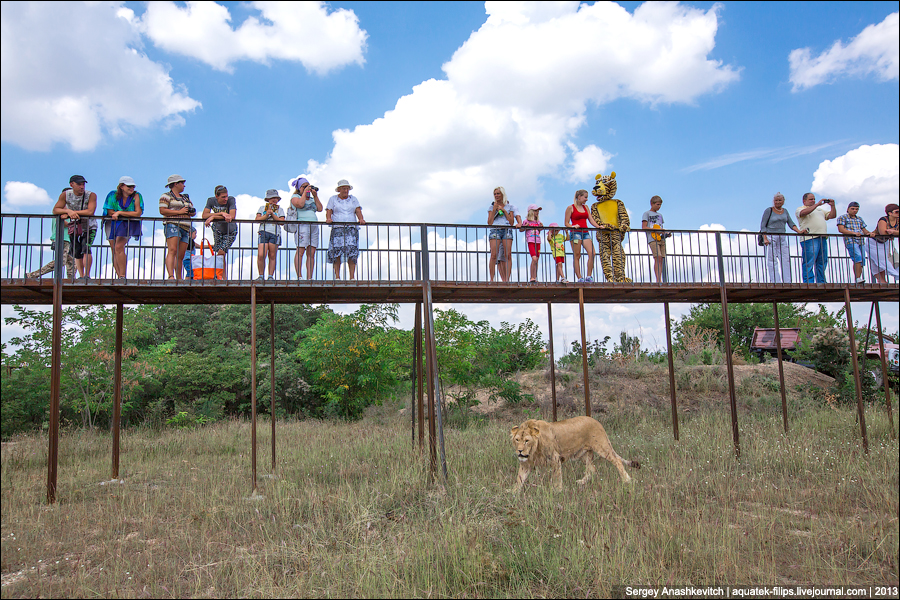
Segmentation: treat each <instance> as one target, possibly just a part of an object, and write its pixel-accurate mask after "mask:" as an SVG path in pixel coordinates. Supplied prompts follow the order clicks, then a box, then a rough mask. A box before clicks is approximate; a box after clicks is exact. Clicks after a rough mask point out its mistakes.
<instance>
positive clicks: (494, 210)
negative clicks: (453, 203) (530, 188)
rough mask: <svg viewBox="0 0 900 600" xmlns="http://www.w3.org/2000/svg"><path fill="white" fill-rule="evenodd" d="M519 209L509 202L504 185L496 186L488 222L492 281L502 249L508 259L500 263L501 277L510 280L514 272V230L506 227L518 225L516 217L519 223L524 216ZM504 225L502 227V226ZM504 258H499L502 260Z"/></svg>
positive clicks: (503, 279)
mask: <svg viewBox="0 0 900 600" xmlns="http://www.w3.org/2000/svg"><path fill="white" fill-rule="evenodd" d="M518 212H519V211H518V209H517V208H516V207H515V206H513V205H512V204H510V203H509V200H508V199H507V197H506V190H505V189H503V187H500V186H498V187H495V188H494V202H493V203H492V204H491V207H490V208H489V209H488V219H487V224H488V225H492V226H495V227H492V228H491V230H490V231H489V232H488V240H489V241H490V245H491V258H490V274H491V282H493V281H494V271H495V270H497V261H498V255H499V254H500V252H501V250H502V251H503V253H504V258H505V261H506V264H505V265H502V264H501V265H500V268H499V271H500V279H501V280H502V281H504V282H506V281H509V275H510V273H511V272H512V240H513V230H512V229H509V228H508V227H506V226H507V225H510V226H513V227H515V226H516V219H518V222H519V224H521V222H522V218H521V217H519V216H518ZM500 225H502V227H500ZM504 258H499V260H500V261H501V262H502V261H503V260H504Z"/></svg>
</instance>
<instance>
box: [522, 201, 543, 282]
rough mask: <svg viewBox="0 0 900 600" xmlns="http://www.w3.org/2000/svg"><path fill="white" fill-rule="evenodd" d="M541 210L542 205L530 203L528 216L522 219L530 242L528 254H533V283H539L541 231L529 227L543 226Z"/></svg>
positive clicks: (528, 242) (531, 270) (526, 238)
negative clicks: (539, 218) (540, 218)
mask: <svg viewBox="0 0 900 600" xmlns="http://www.w3.org/2000/svg"><path fill="white" fill-rule="evenodd" d="M540 212H541V207H540V206H538V205H537V204H530V205H529V206H528V216H527V218H526V219H525V220H524V221H522V226H523V227H525V242H526V243H527V244H528V254H530V255H531V269H530V272H531V279H530V282H531V283H537V271H538V259H539V258H540V255H541V232H540V231H539V230H537V229H528V228H529V227H543V224H542V223H541V222H540V221H539V220H538V217H539V216H540Z"/></svg>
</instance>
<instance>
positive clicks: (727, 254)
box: [0, 214, 896, 285]
mask: <svg viewBox="0 0 900 600" xmlns="http://www.w3.org/2000/svg"><path fill="white" fill-rule="evenodd" d="M0 219H2V237H0V277H2V278H3V279H36V278H38V277H41V276H46V277H49V276H51V273H52V267H53V266H55V265H52V266H51V268H50V269H47V268H46V266H47V264H48V263H49V262H50V261H52V260H53V258H54V252H53V250H52V247H53V242H52V239H53V238H54V237H55V235H54V233H53V232H54V230H55V222H56V221H57V220H58V217H55V216H52V215H50V216H48V215H24V214H3V215H0ZM94 221H95V222H96V224H97V233H96V235H95V238H94V240H93V243H92V245H91V266H90V271H89V276H90V277H91V279H92V280H93V281H92V283H104V284H115V283H118V282H117V281H116V280H117V276H116V273H115V271H114V269H113V265H112V251H111V247H110V244H109V242H108V240H107V236H106V234H105V231H104V226H105V222H104V220H103V219H102V218H100V217H95V218H94ZM235 222H236V223H237V224H238V227H237V230H238V231H237V237H236V239H235V241H234V243H233V244H232V246H231V248H230V249H229V250H228V253H227V257H226V261H225V262H226V264H225V276H226V279H227V280H228V281H231V282H240V281H243V282H247V281H251V280H253V279H256V278H257V277H258V276H259V275H260V271H259V267H258V243H257V242H258V239H257V231H258V227H259V225H258V222H256V221H246V220H237V221H235ZM192 224H193V226H194V227H195V228H196V230H197V244H198V248H197V250H196V252H199V251H200V250H199V243H200V242H201V241H202V240H203V239H204V238H205V239H206V240H208V241H209V242H210V243H211V242H212V241H213V234H212V231H211V230H210V229H209V228H205V227H204V225H203V221H202V220H200V219H195V220H193V221H192ZM313 227H315V228H318V230H319V234H320V235H319V237H320V244H319V247H318V248H317V249H316V251H315V253H314V261H313V269H312V280H311V281H310V283H311V284H315V283H317V282H318V283H321V282H334V281H336V280H346V279H347V278H348V272H347V264H346V261H345V260H344V261H342V265H341V270H340V272H339V276H336V275H335V270H334V266H333V263H331V262H329V261H328V245H329V239H330V236H331V232H332V226H330V225H327V224H325V223H323V222H318V223H314V224H313ZM63 229H65V228H64V227H63ZM492 229H498V228H495V227H488V226H485V225H449V224H448V225H442V224H410V223H368V224H366V225H362V226H359V257H358V259H357V263H356V264H357V268H356V273H355V276H356V280H357V281H358V282H359V283H385V282H410V281H418V280H420V279H421V278H422V273H423V270H422V265H423V263H422V261H423V260H427V261H428V276H429V278H430V279H431V280H432V281H435V282H441V281H451V282H458V283H478V282H486V281H490V280H491V272H492V269H491V264H490V262H491V260H490V256H491V245H492V243H493V244H495V245H497V246H498V247H502V246H504V244H503V242H500V241H496V240H491V239H490V232H491V230H492ZM508 229H510V230H511V231H512V240H511V244H510V255H509V257H504V256H502V255H503V254H504V252H503V251H501V252H500V254H501V256H500V259H501V262H500V263H499V264H500V265H502V264H504V263H503V261H509V263H511V264H510V267H509V272H510V275H509V281H510V282H512V283H527V282H529V280H530V265H531V262H532V258H531V256H530V255H529V251H528V245H527V243H526V241H525V233H524V230H517V229H515V228H508ZM547 231H548V229H547V228H544V229H543V230H541V232H540V236H541V240H542V243H541V248H540V254H539V257H538V270H537V281H538V282H539V283H555V282H556V263H555V261H554V258H553V255H552V252H551V251H550V245H549V243H548V242H547ZM560 231H562V232H566V231H567V230H566V229H564V228H563V229H561V230H560ZM568 232H569V233H571V230H568ZM666 232H667V233H668V234H669V237H667V238H665V239H664V242H665V248H666V257H665V258H664V259H662V276H661V279H662V281H661V282H660V281H657V278H656V276H655V273H654V263H655V261H656V260H657V259H655V258H654V257H653V256H652V254H651V251H650V244H649V241H650V238H649V237H648V236H649V235H650V234H649V233H648V232H647V231H646V230H632V231H631V232H629V233H627V234H626V235H625V236H624V239H623V243H622V245H621V258H622V261H621V262H622V267H623V271H624V275H625V277H627V278H628V279H631V280H632V281H633V282H635V283H663V284H666V283H668V284H718V283H720V282H721V281H724V282H726V283H754V284H757V283H772V284H775V283H779V282H782V281H783V282H785V283H804V282H805V280H804V265H803V250H802V247H801V239H802V238H801V236H799V235H796V234H785V235H784V236H783V238H782V241H783V242H784V244H785V248H786V253H785V255H784V256H785V261H784V262H785V265H786V266H785V265H782V266H781V267H780V269H781V273H780V275H781V276H780V277H779V279H778V280H777V281H776V279H775V278H774V277H773V275H774V273H773V272H772V268H771V267H770V266H769V265H768V264H767V256H766V248H765V247H761V246H759V245H758V244H757V233H756V232H747V231H718V230H701V231H688V230H671V229H670V230H666ZM590 233H591V235H590V240H591V246H592V247H593V249H594V251H595V263H594V268H593V272H592V277H593V281H594V282H595V283H603V282H605V281H606V279H605V278H604V274H603V266H602V265H603V262H604V261H603V255H604V254H605V252H604V251H603V249H602V248H601V247H600V246H601V243H600V241H598V239H597V237H596V233H597V230H591V232H590ZM280 235H281V245H280V246H279V249H278V252H277V257H276V270H275V280H276V281H279V282H285V281H293V282H307V268H306V259H305V257H299V260H300V261H302V272H303V279H302V280H298V277H297V273H296V268H295V263H296V261H297V260H298V256H299V253H298V251H297V247H296V241H295V235H294V234H293V233H287V232H285V231H284V229H283V228H282V229H281V233H280ZM423 236H424V237H425V238H426V241H427V244H424V245H423V243H422V242H423ZM63 237H64V241H65V240H67V239H68V235H67V234H64V235H63ZM771 237H772V238H773V239H774V237H775V236H771ZM820 241H821V243H822V244H823V245H824V246H825V248H826V251H827V255H828V260H827V263H826V266H825V269H824V272H825V280H826V281H827V282H828V283H855V281H856V276H855V273H854V269H853V262H852V259H851V258H850V256H849V254H848V252H847V249H846V248H845V236H841V235H834V234H832V235H826V236H822V237H821V238H820ZM894 244H896V241H895V242H894ZM863 247H865V248H866V251H867V257H866V261H865V265H864V269H863V276H864V277H865V281H866V282H867V283H872V282H874V279H873V278H872V275H871V269H870V262H871V258H872V257H871V255H872V254H876V255H877V257H878V258H879V259H880V260H879V264H882V265H883V264H885V262H886V261H888V260H890V256H889V254H890V252H891V244H890V243H887V244H881V243H878V242H876V241H875V240H870V239H869V238H863ZM423 250H424V252H423ZM166 253H167V247H166V239H165V233H164V226H163V219H162V218H142V219H141V237H140V238H139V239H133V238H132V239H130V240H129V242H128V246H127V248H126V257H127V281H128V282H134V281H163V280H165V279H166V278H167V272H166V268H165V257H166ZM573 260H574V255H573V251H572V245H571V243H569V242H567V243H566V256H565V260H564V263H563V265H564V273H565V277H566V278H567V279H568V281H570V282H572V281H574V280H575V272H574V268H573V267H574V265H573ZM587 261H588V252H586V250H585V248H582V251H581V256H580V259H579V263H580V265H579V266H580V267H581V273H582V275H587V273H588V265H587ZM267 265H268V260H266V268H267ZM42 267H44V271H45V272H44V273H42V274H39V273H40V272H41V270H42ZM500 270H501V269H500V267H495V268H494V271H495V275H494V280H495V281H498V282H499V281H501V280H502V276H501V273H500ZM265 274H266V276H267V275H268V273H267V272H266V273H265ZM67 275H70V274H69V273H66V274H64V278H65V277H66V276H67ZM71 276H72V277H74V276H75V275H74V274H72V275H71ZM890 280H891V279H890V278H889V279H888V281H890ZM219 284H220V282H218V281H214V280H213V281H210V280H187V281H183V282H181V285H219Z"/></svg>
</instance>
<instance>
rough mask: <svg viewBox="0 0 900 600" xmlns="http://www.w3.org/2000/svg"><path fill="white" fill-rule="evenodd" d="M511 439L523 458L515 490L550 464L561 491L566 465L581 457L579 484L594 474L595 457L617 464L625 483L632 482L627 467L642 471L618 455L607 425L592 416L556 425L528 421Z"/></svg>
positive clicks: (511, 434)
mask: <svg viewBox="0 0 900 600" xmlns="http://www.w3.org/2000/svg"><path fill="white" fill-rule="evenodd" d="M510 437H511V438H512V442H513V445H514V446H515V448H516V458H518V459H519V475H518V477H517V478H516V487H515V491H519V490H521V489H522V486H523V485H525V480H526V479H528V475H529V473H531V469H532V467H533V466H535V465H540V464H543V463H546V462H550V468H551V477H550V479H551V481H552V482H553V485H554V486H555V487H556V489H558V490H561V489H562V463H563V462H565V461H567V460H574V459H579V458H580V459H581V460H582V461H583V462H584V477H582V478H581V479H579V480H578V485H584V484H586V483H587V482H588V481H590V479H591V476H592V475H593V474H594V465H593V460H594V456H595V455H596V456H599V457H601V458H605V459H606V460H608V461H609V462H611V463H612V464H614V465H615V466H616V468H617V469H618V470H619V475H621V477H622V481H623V482H624V483H630V482H631V477H629V475H628V473H627V472H626V471H625V466H624V465H628V466H629V467H633V468H635V469H640V468H641V464H640V463H639V462H637V461H634V460H625V459H623V458H622V457H621V456H619V455H618V454H616V451H615V450H613V447H612V444H610V443H609V438H608V437H607V435H606V430H605V429H603V425H601V424H600V422H599V421H597V420H596V419H593V418H591V417H575V418H573V419H566V420H565V421H558V422H556V423H548V422H547V421H540V420H537V419H528V420H527V421H525V422H524V423H522V424H521V425H519V426H517V427H513V428H512V431H511V432H510Z"/></svg>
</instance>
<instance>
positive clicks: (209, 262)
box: [191, 238, 225, 279]
mask: <svg viewBox="0 0 900 600" xmlns="http://www.w3.org/2000/svg"><path fill="white" fill-rule="evenodd" d="M204 249H209V256H205V255H204V254H203V250H204ZM191 268H192V269H193V270H194V279H225V257H224V256H219V255H218V254H216V253H215V252H213V249H212V245H211V244H210V243H209V240H207V239H206V238H204V239H203V241H202V242H200V252H199V253H197V254H195V255H193V256H192V257H191Z"/></svg>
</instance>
